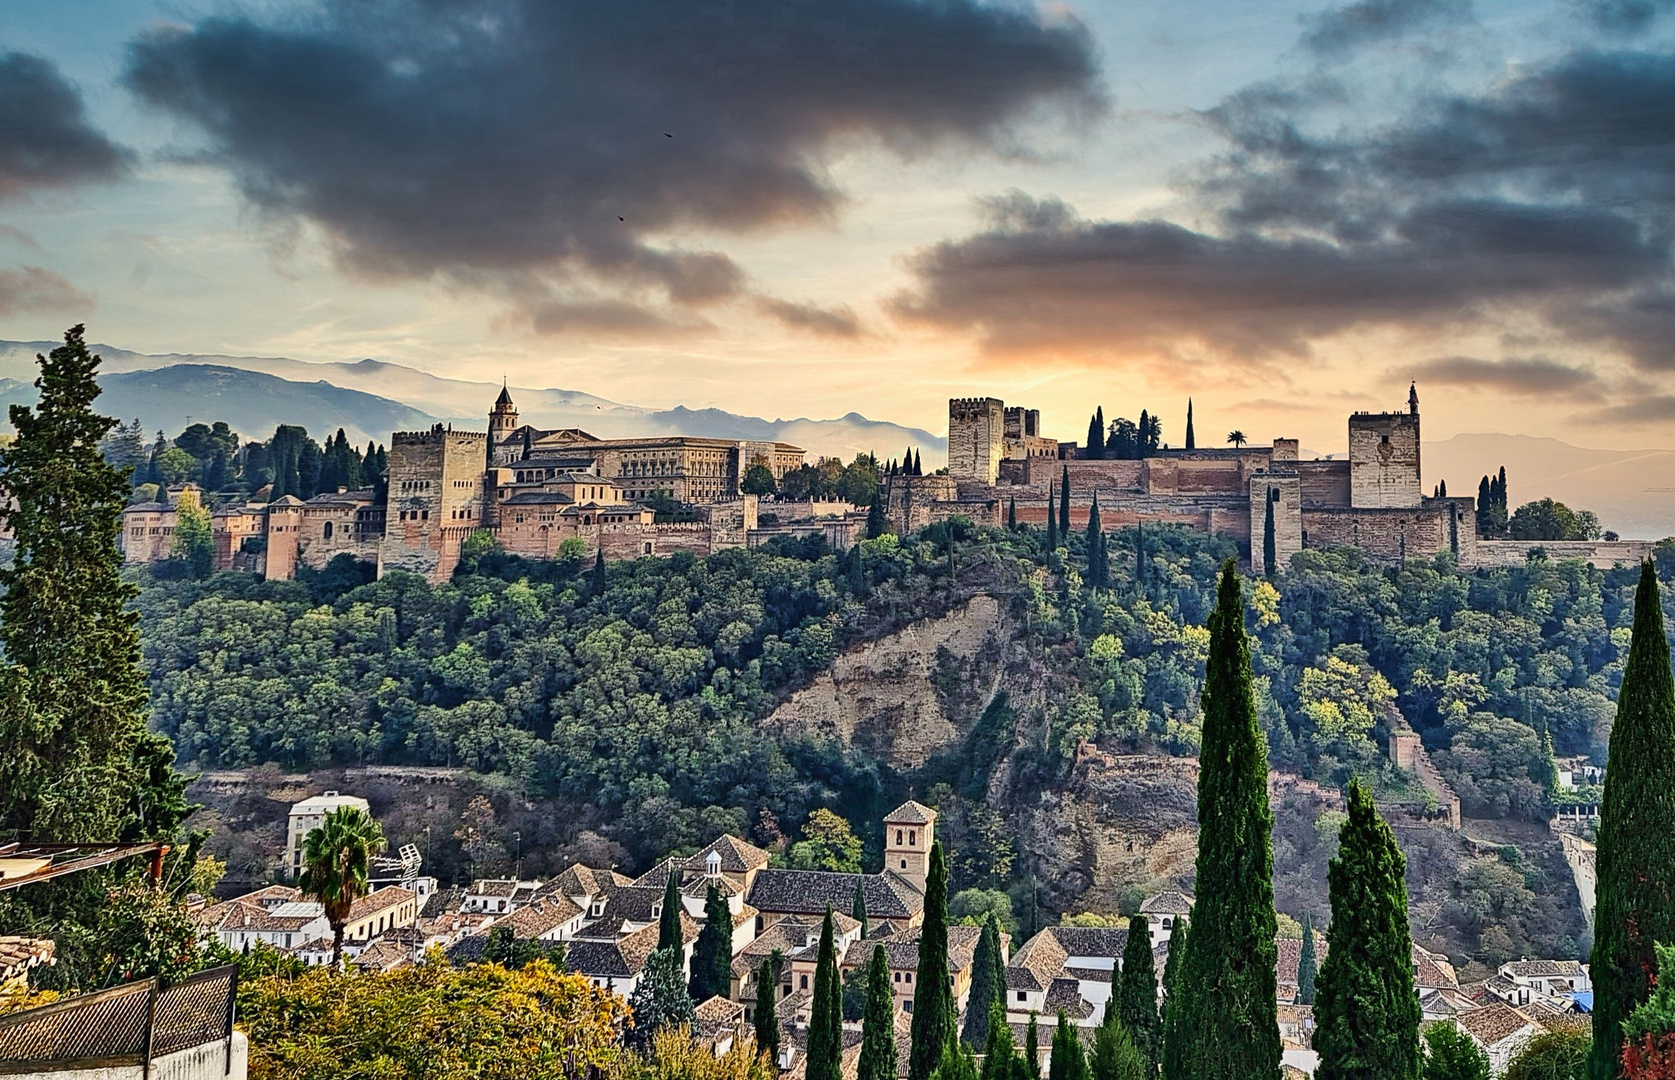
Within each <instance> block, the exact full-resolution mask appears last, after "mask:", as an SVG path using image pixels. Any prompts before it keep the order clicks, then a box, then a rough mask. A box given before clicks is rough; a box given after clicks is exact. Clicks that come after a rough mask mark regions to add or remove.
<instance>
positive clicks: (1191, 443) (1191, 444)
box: [1186, 398, 1198, 450]
mask: <svg viewBox="0 0 1675 1080" xmlns="http://www.w3.org/2000/svg"><path fill="white" fill-rule="evenodd" d="M1186 448H1187V449H1188V450H1196V449H1198V440H1197V438H1196V437H1195V436H1194V435H1193V433H1192V399H1191V398H1187V399H1186Z"/></svg>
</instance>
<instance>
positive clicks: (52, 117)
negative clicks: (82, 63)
mask: <svg viewBox="0 0 1675 1080" xmlns="http://www.w3.org/2000/svg"><path fill="white" fill-rule="evenodd" d="M127 166H128V153H127V151H125V150H123V149H122V148H121V147H119V146H117V145H115V144H114V143H112V142H111V141H110V140H109V139H106V138H105V136H104V135H102V134H100V132H99V131H98V130H96V129H95V128H94V127H93V126H92V125H91V124H89V123H88V122H87V111H86V109H85V108H84V107H83V105H82V100H81V94H80V93H79V92H78V91H77V90H76V88H75V87H74V86H72V85H71V84H70V83H69V82H68V81H67V80H66V79H65V78H64V76H62V75H60V74H59V73H58V69H57V68H56V67H54V66H53V65H52V63H51V62H50V61H47V60H43V59H41V58H40V57H38V56H31V55H29V54H28V53H19V52H12V53H0V199H3V198H6V197H8V196H13V195H18V194H21V193H23V192H25V191H28V190H29V189H30V188H41V187H60V186H63V185H66V184H73V183H76V182H78V181H82V180H102V179H108V178H110V177H113V176H117V175H120V174H121V173H122V172H123V171H124V170H125V169H126V168H127Z"/></svg>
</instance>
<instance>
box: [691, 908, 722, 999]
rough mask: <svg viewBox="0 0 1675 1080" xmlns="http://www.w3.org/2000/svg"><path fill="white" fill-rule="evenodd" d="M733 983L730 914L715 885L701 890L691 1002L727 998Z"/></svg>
mask: <svg viewBox="0 0 1675 1080" xmlns="http://www.w3.org/2000/svg"><path fill="white" fill-rule="evenodd" d="M732 982H733V913H732V912H731V911H730V910H728V908H727V901H725V900H723V899H722V898H721V893H720V892H719V891H718V890H717V889H716V887H715V886H714V885H711V886H710V887H709V888H708V889H706V890H705V891H704V928H703V929H702V930H700V931H699V932H698V940H697V942H696V943H695V944H694V945H693V948H692V978H691V980H690V981H689V982H688V983H687V987H688V991H689V992H690V993H691V995H692V1000H693V1001H698V1002H703V1001H708V1000H709V999H710V998H712V997H726V996H727V992H728V990H730V989H732Z"/></svg>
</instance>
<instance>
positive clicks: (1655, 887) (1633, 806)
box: [8, 407, 1675, 1080]
mask: <svg viewBox="0 0 1675 1080" xmlns="http://www.w3.org/2000/svg"><path fill="white" fill-rule="evenodd" d="M14 408H15V407H14ZM8 647H9V643H8ZM1596 858H1597V860H1598V871H1597V872H1598V875H1599V876H1598V886H1597V893H1596V895H1597V897H1598V901H1597V905H1598V906H1597V907H1596V909H1595V915H1594V925H1595V927H1597V929H1596V931H1595V937H1594V951H1593V968H1592V972H1591V974H1592V976H1593V983H1594V1012H1593V1025H1594V1044H1593V1051H1592V1055H1591V1058H1590V1065H1589V1073H1590V1075H1591V1076H1592V1077H1593V1078H1594V1080H1610V1078H1613V1077H1616V1076H1617V1075H1618V1072H1619V1067H1620V1066H1619V1062H1620V1060H1621V1057H1622V1041H1623V1035H1622V1030H1623V1021H1624V1020H1626V1019H1628V1015H1629V1013H1631V1012H1633V1011H1634V1008H1635V1006H1637V1005H1639V1004H1640V1003H1641V1002H1643V1001H1645V1000H1646V998H1647V997H1648V996H1649V995H1650V993H1651V989H1652V984H1653V983H1654V981H1655V980H1656V978H1657V957H1656V953H1655V952H1654V951H1653V945H1654V944H1656V943H1659V942H1662V943H1665V944H1667V943H1671V942H1675V680H1672V678H1671V673H1670V667H1669V643H1668V641H1667V640H1666V638H1665V636H1664V630H1663V608H1662V605H1661V602H1660V599H1659V596H1658V579H1657V573H1656V571H1655V570H1654V568H1653V565H1652V563H1650V562H1647V563H1645V564H1643V565H1642V566H1641V567H1640V587H1639V589H1638V591H1637V592H1636V593H1635V597H1634V636H1633V638H1632V640H1631V642H1630V644H1629V650H1628V662H1627V664H1626V665H1625V667H1624V668H1623V682H1622V687H1621V689H1620V690H1619V691H1618V693H1617V721H1616V724H1615V726H1614V727H1613V728H1612V729H1611V745H1610V751H1609V759H1608V761H1607V764H1606V769H1605V798H1604V802H1603V804H1602V805H1601V807H1600V816H1599V852H1598V854H1597V856H1596Z"/></svg>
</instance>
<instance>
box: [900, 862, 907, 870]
mask: <svg viewBox="0 0 1675 1080" xmlns="http://www.w3.org/2000/svg"><path fill="white" fill-rule="evenodd" d="M901 868H902V869H903V870H906V869H907V860H906V859H903V860H902V861H901Z"/></svg>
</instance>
